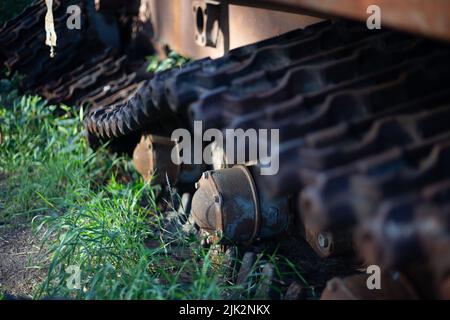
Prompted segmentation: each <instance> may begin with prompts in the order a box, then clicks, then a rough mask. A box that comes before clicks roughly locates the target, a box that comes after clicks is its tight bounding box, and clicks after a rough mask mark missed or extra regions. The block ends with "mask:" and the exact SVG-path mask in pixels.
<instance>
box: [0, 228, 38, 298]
mask: <svg viewBox="0 0 450 320" xmlns="http://www.w3.org/2000/svg"><path fill="white" fill-rule="evenodd" d="M46 259H47V255H46V253H45V251H44V250H42V249H41V247H40V245H39V240H38V237H37V236H36V235H34V234H33V232H32V231H31V229H30V228H29V227H25V226H22V225H17V226H14V227H11V225H2V226H0V292H1V293H4V294H6V295H10V296H13V297H16V298H31V297H32V294H33V290H34V289H35V287H36V285H37V284H38V283H40V282H41V281H42V279H43V278H44V277H45V275H46V270H44V269H42V268H40V267H38V265H45V261H46Z"/></svg>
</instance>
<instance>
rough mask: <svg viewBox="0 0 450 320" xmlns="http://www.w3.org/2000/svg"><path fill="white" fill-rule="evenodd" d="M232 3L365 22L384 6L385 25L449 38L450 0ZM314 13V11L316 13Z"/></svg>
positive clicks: (256, 0) (261, 0)
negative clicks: (372, 8)
mask: <svg viewBox="0 0 450 320" xmlns="http://www.w3.org/2000/svg"><path fill="white" fill-rule="evenodd" d="M227 1H228V2H229V3H234V4H241V5H250V6H254V7H266V8H272V9H277V8H278V9H282V10H285V11H291V12H294V11H296V10H297V11H298V12H302V10H309V11H313V12H315V13H322V14H327V15H329V16H342V17H347V18H354V19H358V20H361V21H365V20H366V19H367V17H368V16H369V14H368V13H367V8H368V7H369V6H370V5H377V6H379V7H380V9H381V15H382V22H383V25H386V26H391V27H395V28H398V29H401V30H405V31H410V32H415V33H420V34H424V35H427V36H431V37H436V38H441V39H444V40H447V41H449V40H450V2H448V1H447V0H412V1H411V0H395V1H392V0H321V1H316V0H227ZM313 14H314V13H313Z"/></svg>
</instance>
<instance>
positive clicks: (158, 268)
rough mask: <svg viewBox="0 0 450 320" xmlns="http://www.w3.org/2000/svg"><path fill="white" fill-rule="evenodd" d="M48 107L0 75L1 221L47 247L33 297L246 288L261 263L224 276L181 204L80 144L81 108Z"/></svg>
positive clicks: (219, 292)
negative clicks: (242, 274)
mask: <svg viewBox="0 0 450 320" xmlns="http://www.w3.org/2000/svg"><path fill="white" fill-rule="evenodd" d="M54 110H55V107H54V106H49V105H48V104H47V103H46V102H45V101H44V100H42V99H41V98H39V97H35V96H20V95H18V92H17V91H16V90H15V84H14V81H12V82H11V81H9V80H1V81H0V126H1V130H2V140H3V141H2V143H1V144H0V221H2V222H3V223H4V224H6V225H10V227H14V225H15V224H17V223H18V222H17V221H19V222H20V223H30V222H32V225H33V226H34V228H35V230H36V231H37V234H40V235H42V234H43V239H42V241H43V245H44V246H45V248H46V250H48V252H49V253H50V263H49V265H47V266H45V267H47V268H48V274H47V277H46V279H45V281H44V282H43V283H42V284H41V285H39V288H38V290H37V291H36V292H35V293H34V298H37V299H38V298H43V297H49V296H50V297H55V296H57V297H70V298H76V299H221V298H230V297H233V298H236V297H237V298H251V297H252V295H251V293H252V292H253V291H254V288H255V286H256V283H257V281H256V280H257V279H258V278H259V277H260V276H259V273H260V269H261V268H260V265H257V266H255V268H254V272H252V274H251V276H250V279H249V281H248V283H247V284H246V285H245V286H243V287H238V286H235V285H233V284H231V283H230V282H229V281H228V278H227V277H225V276H224V275H225V274H229V273H230V272H231V271H230V270H229V269H227V268H228V267H227V264H223V263H221V262H223V261H225V259H226V255H225V254H224V253H223V252H221V251H220V250H217V246H213V247H212V248H211V249H207V248H204V247H202V246H201V245H200V240H199V239H198V237H197V236H196V235H195V234H194V232H193V228H192V226H191V225H190V224H189V223H187V224H185V225H184V226H182V225H181V224H179V223H176V222H177V219H180V218H183V217H182V216H183V215H184V214H183V213H181V216H180V214H178V213H176V212H175V211H173V210H172V212H170V213H169V214H168V212H160V210H159V208H158V206H157V204H156V200H155V198H156V196H155V192H156V191H155V189H154V188H153V187H152V186H151V185H150V184H148V183H144V182H143V181H142V179H141V178H140V177H139V175H138V174H137V173H136V172H135V170H134V169H133V167H132V166H131V164H130V162H129V161H128V160H127V159H122V158H116V157H114V156H112V155H110V154H108V153H107V152H106V151H105V150H104V149H100V150H99V151H97V152H93V151H92V150H91V149H90V148H89V146H88V145H87V143H86V139H85V138H84V133H83V128H82V121H81V119H82V117H83V112H78V113H76V114H74V113H72V112H71V111H70V109H69V108H65V110H66V112H65V113H64V114H63V115H61V116H56V115H55V114H56V113H55V112H54ZM267 259H269V260H270V259H272V260H273V261H274V263H278V264H279V262H280V260H279V257H277V258H276V257H275V256H274V255H272V256H269V257H268V258H266V260H267ZM277 259H278V260H277ZM286 263H288V261H287V260H286ZM261 264H262V261H261ZM70 266H77V267H79V268H80V271H81V277H80V280H81V288H80V289H73V288H72V289H71V288H69V287H68V286H67V281H68V280H69V276H70V274H69V273H68V272H66V271H67V268H68V267H70ZM277 272H280V273H281V272H282V271H281V269H277ZM296 272H297V273H298V271H296ZM299 275H300V274H299Z"/></svg>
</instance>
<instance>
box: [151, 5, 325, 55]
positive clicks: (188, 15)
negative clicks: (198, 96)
mask: <svg viewBox="0 0 450 320" xmlns="http://www.w3.org/2000/svg"><path fill="white" fill-rule="evenodd" d="M144 2H145V3H144V4H143V5H145V6H146V7H148V8H149V11H150V13H151V20H152V24H153V28H154V40H155V41H157V42H159V43H160V44H161V45H169V46H170V47H171V48H172V49H174V50H176V51H177V52H179V53H181V54H183V55H185V56H189V57H193V58H197V59H198V58H203V57H219V56H222V55H223V54H224V53H226V52H228V51H229V50H230V49H234V48H237V47H241V46H243V45H247V44H250V43H254V42H257V41H260V40H263V39H266V38H270V37H273V36H276V35H279V34H281V33H284V32H287V31H290V30H293V29H297V28H301V27H305V26H307V25H310V24H312V23H315V22H317V21H319V20H320V19H318V18H315V17H310V16H299V15H296V14H291V13H285V12H277V11H270V10H265V9H255V8H248V7H242V6H235V5H225V4H224V3H223V2H221V5H220V7H221V10H220V14H219V24H220V32H219V33H220V35H219V36H218V39H217V43H216V45H215V46H214V47H205V46H203V45H199V44H198V43H196V40H195V35H196V34H198V32H197V21H196V19H197V16H196V12H195V11H194V6H195V4H196V3H205V1H196V0H171V1H161V0H145V1H144ZM205 40H206V39H205Z"/></svg>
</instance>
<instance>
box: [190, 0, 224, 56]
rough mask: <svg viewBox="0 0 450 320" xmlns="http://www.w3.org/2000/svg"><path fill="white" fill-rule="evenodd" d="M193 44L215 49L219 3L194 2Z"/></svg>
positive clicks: (218, 32)
mask: <svg viewBox="0 0 450 320" xmlns="http://www.w3.org/2000/svg"><path fill="white" fill-rule="evenodd" d="M192 9H193V14H194V21H195V28H194V30H195V42H196V43H197V44H198V45H199V46H202V47H213V48H216V47H217V41H218V38H219V34H220V25H219V21H220V2H219V1H213V0H204V1H194V2H193V6H192Z"/></svg>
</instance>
